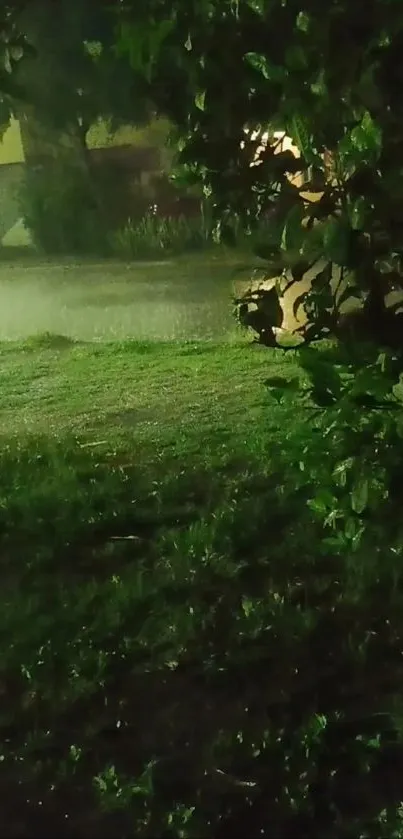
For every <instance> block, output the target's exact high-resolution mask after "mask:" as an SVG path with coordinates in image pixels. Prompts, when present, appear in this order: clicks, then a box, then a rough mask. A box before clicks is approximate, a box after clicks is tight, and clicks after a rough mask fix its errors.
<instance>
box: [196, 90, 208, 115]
mask: <svg viewBox="0 0 403 839" xmlns="http://www.w3.org/2000/svg"><path fill="white" fill-rule="evenodd" d="M205 100H206V91H205V90H201V91H199V92H198V93H196V96H195V105H196V108H198V109H199V111H204V109H205V107H206V105H205Z"/></svg>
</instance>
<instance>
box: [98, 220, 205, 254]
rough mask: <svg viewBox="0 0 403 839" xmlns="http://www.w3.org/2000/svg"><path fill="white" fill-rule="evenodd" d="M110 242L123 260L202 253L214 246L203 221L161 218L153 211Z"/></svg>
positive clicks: (110, 237) (111, 236)
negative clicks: (187, 252) (199, 251)
mask: <svg viewBox="0 0 403 839" xmlns="http://www.w3.org/2000/svg"><path fill="white" fill-rule="evenodd" d="M109 242H110V245H111V248H112V250H113V251H114V253H116V254H117V255H118V256H120V257H123V258H126V259H153V258H156V257H160V256H173V255H176V254H179V253H183V252H185V251H195V250H201V249H202V248H205V247H206V246H208V245H210V244H211V238H210V233H209V231H208V229H207V227H206V226H205V224H204V222H203V219H202V218H196V219H187V218H185V216H180V217H179V218H170V217H168V218H159V217H158V216H157V215H156V212H155V210H154V208H152V209H151V210H149V211H148V213H147V214H146V215H145V216H144V217H143V218H142V219H141V221H139V222H134V223H133V221H132V220H131V219H129V220H128V222H127V224H126V225H125V227H124V228H123V229H122V230H119V231H117V232H116V233H113V234H111V235H110V236H109Z"/></svg>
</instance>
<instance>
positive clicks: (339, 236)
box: [323, 219, 350, 265]
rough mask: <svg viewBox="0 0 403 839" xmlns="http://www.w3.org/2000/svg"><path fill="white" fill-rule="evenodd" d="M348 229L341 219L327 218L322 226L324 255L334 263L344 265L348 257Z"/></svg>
mask: <svg viewBox="0 0 403 839" xmlns="http://www.w3.org/2000/svg"><path fill="white" fill-rule="evenodd" d="M349 243H350V230H349V228H348V227H347V225H346V224H345V222H343V220H342V219H329V221H328V222H327V223H326V225H325V228H324V235H323V247H324V255H325V257H326V259H328V260H330V262H335V263H336V265H345V264H346V262H347V258H348V249H349Z"/></svg>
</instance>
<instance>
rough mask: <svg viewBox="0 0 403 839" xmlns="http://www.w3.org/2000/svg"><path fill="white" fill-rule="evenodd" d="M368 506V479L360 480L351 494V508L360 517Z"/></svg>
mask: <svg viewBox="0 0 403 839" xmlns="http://www.w3.org/2000/svg"><path fill="white" fill-rule="evenodd" d="M367 506H368V479H367V478H360V479H359V480H358V481H357V483H356V484H355V486H354V487H353V490H352V492H351V508H352V510H354V512H355V513H357V514H358V515H361V513H363V512H364V510H365V508H366V507H367Z"/></svg>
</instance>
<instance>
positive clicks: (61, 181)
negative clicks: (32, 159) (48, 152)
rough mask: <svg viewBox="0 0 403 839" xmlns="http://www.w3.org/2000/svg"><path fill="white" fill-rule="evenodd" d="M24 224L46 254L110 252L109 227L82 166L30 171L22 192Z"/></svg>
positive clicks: (63, 165)
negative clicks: (107, 227)
mask: <svg viewBox="0 0 403 839" xmlns="http://www.w3.org/2000/svg"><path fill="white" fill-rule="evenodd" d="M20 206H21V211H22V215H23V218H24V222H25V225H26V227H27V228H28V229H29V231H30V233H31V236H32V239H33V242H34V244H35V245H36V246H37V248H38V249H39V250H41V251H42V252H44V253H46V254H50V255H58V254H84V253H86V254H102V255H104V254H105V253H106V251H107V248H108V240H107V231H106V226H107V225H106V223H105V221H104V218H103V214H102V210H101V206H100V201H99V199H98V196H97V194H96V192H95V190H94V187H93V185H92V183H91V181H90V179H89V178H85V177H83V171H82V169H81V168H79V167H78V166H75V165H73V164H71V163H66V161H52V162H51V163H49V164H47V165H46V167H42V166H41V167H38V168H32V169H31V168H28V169H27V171H26V175H25V178H24V182H23V185H22V188H21V191H20Z"/></svg>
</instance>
